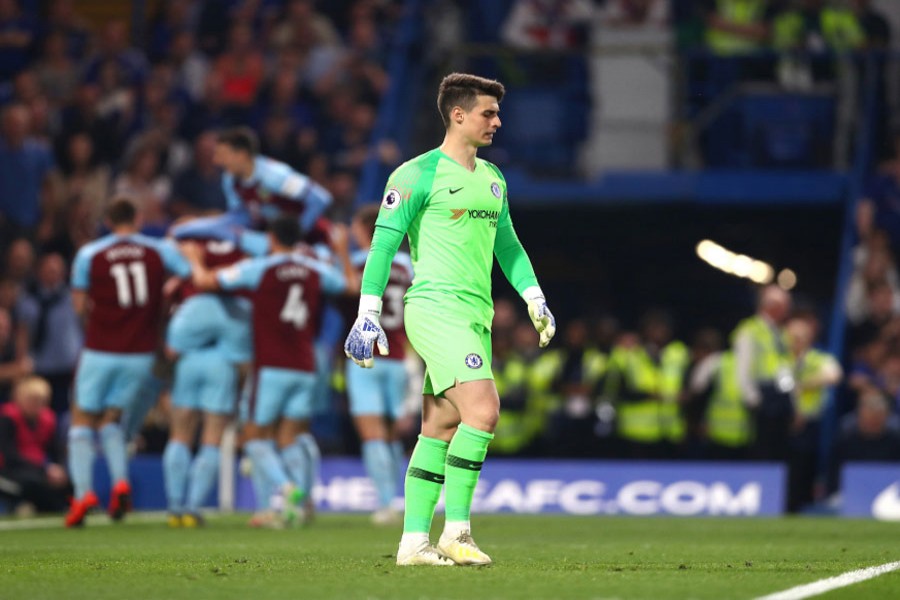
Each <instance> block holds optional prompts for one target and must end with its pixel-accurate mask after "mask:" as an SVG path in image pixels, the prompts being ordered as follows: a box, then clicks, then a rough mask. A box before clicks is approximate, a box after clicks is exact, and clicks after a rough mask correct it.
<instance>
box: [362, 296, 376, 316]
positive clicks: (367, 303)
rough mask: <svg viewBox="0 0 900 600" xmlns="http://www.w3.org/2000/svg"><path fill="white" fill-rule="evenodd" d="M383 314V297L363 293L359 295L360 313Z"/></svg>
mask: <svg viewBox="0 0 900 600" xmlns="http://www.w3.org/2000/svg"><path fill="white" fill-rule="evenodd" d="M358 314H361V315H362V314H366V315H375V316H376V317H380V316H381V298H380V297H379V296H375V295H372V294H363V295H361V296H360V297H359V313H358Z"/></svg>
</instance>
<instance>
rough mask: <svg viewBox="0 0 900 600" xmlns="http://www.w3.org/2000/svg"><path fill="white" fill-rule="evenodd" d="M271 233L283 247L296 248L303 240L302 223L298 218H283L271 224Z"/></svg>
mask: <svg viewBox="0 0 900 600" xmlns="http://www.w3.org/2000/svg"><path fill="white" fill-rule="evenodd" d="M269 233H271V234H272V235H273V236H274V237H275V240H276V241H277V242H278V243H279V244H281V245H282V246H288V247H291V246H295V245H297V244H298V243H299V242H300V240H302V239H303V232H302V231H301V230H300V222H299V221H298V220H297V217H296V216H282V217H278V218H276V219H275V220H273V221H272V222H271V223H270V224H269Z"/></svg>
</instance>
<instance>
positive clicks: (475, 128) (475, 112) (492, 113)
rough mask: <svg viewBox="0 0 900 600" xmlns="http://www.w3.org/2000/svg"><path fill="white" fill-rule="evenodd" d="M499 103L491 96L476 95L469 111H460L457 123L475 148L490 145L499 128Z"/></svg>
mask: <svg viewBox="0 0 900 600" xmlns="http://www.w3.org/2000/svg"><path fill="white" fill-rule="evenodd" d="M499 112H500V104H499V103H498V102H497V99H496V98H494V97H493V96H478V98H477V99H476V101H475V106H474V107H473V108H472V110H470V111H469V112H462V123H458V124H459V127H460V130H461V131H462V134H463V136H464V137H465V138H466V139H467V140H468V141H469V142H470V143H471V144H472V145H473V146H475V147H476V148H481V147H483V146H490V145H491V144H492V143H493V141H494V134H495V133H496V132H497V130H498V129H500V125H501V123H500V117H499V116H498V114H499Z"/></svg>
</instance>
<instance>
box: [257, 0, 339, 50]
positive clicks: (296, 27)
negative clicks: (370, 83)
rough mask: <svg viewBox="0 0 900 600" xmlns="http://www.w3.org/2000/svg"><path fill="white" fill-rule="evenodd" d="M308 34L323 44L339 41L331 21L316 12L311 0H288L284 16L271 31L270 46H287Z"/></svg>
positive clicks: (275, 47)
mask: <svg viewBox="0 0 900 600" xmlns="http://www.w3.org/2000/svg"><path fill="white" fill-rule="evenodd" d="M310 35H311V36H312V37H313V38H314V39H315V40H316V43H317V44H320V45H323V46H339V45H340V43H341V41H340V37H339V36H338V33H337V30H335V28H334V25H332V23H331V21H329V20H328V18H327V17H325V16H323V15H321V14H319V13H318V12H316V7H315V2H313V0H288V2H287V3H286V5H285V7H284V16H283V17H282V18H281V19H279V24H278V25H276V26H275V29H274V31H273V32H272V36H271V45H272V48H273V49H275V50H280V49H284V48H287V47H289V46H292V45H294V44H296V43H298V42H299V41H301V40H302V39H304V38H305V37H307V36H310Z"/></svg>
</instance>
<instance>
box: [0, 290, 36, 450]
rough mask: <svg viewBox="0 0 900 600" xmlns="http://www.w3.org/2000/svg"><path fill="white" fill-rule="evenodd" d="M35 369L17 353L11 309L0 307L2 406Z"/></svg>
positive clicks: (0, 395) (28, 359)
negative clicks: (16, 384) (14, 387)
mask: <svg viewBox="0 0 900 600" xmlns="http://www.w3.org/2000/svg"><path fill="white" fill-rule="evenodd" d="M2 284H3V282H0V285H2ZM33 369H34V363H33V362H32V360H31V358H29V356H28V355H27V354H25V355H22V356H20V355H19V354H18V353H17V349H16V340H15V324H14V323H13V319H12V316H11V315H10V311H9V309H7V308H6V307H4V306H0V405H2V404H4V403H5V402H7V401H9V397H10V392H11V391H12V384H13V382H14V381H16V380H17V379H19V378H21V377H25V376H26V375H30V374H31V372H32V371H33ZM0 437H2V436H0Z"/></svg>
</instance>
